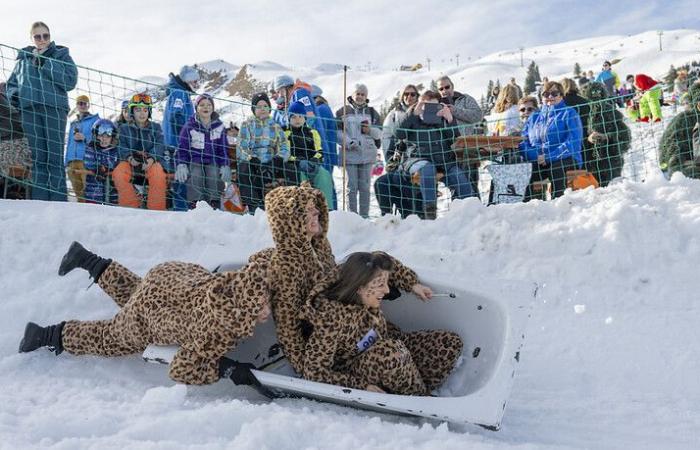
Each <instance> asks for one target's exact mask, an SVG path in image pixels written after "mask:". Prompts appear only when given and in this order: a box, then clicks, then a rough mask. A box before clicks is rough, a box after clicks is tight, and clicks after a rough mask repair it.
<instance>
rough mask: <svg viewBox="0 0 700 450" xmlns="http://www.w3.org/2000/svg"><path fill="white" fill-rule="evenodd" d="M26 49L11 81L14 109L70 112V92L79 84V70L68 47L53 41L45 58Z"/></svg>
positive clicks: (10, 97)
mask: <svg viewBox="0 0 700 450" xmlns="http://www.w3.org/2000/svg"><path fill="white" fill-rule="evenodd" d="M33 50H34V47H31V46H30V47H25V48H23V49H22V50H19V52H18V53H17V63H16V65H15V68H14V69H13V70H12V74H11V75H10V78H9V79H8V80H7V98H8V99H10V102H11V103H12V106H14V107H15V108H20V109H29V108H33V107H36V106H45V107H49V108H56V109H61V110H64V111H68V110H69V106H68V92H69V91H72V90H73V89H75V85H76V84H77V82H78V68H77V67H76V66H75V63H74V62H73V58H71V56H70V53H69V52H68V48H67V47H61V46H58V45H56V44H55V43H54V42H51V44H50V45H49V47H48V48H47V49H46V51H45V52H44V53H43V54H42V55H35V54H34V53H33Z"/></svg>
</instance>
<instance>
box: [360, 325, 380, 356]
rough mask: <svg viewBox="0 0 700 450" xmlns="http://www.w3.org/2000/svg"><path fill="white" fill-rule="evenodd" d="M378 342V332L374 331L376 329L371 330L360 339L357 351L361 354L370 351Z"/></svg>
mask: <svg viewBox="0 0 700 450" xmlns="http://www.w3.org/2000/svg"><path fill="white" fill-rule="evenodd" d="M376 342H377V332H376V331H374V328H371V329H370V330H369V331H368V332H367V334H365V336H364V337H363V338H362V339H360V340H359V341H358V342H357V350H359V351H360V353H362V352H364V351H365V350H367V349H369V348H370V347H371V346H373V345H374V344H375V343H376Z"/></svg>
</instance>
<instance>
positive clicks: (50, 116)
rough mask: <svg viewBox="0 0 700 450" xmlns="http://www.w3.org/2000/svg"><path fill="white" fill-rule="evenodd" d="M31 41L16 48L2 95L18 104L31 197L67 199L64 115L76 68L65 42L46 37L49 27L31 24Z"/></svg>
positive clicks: (14, 104)
mask: <svg viewBox="0 0 700 450" xmlns="http://www.w3.org/2000/svg"><path fill="white" fill-rule="evenodd" d="M29 35H30V37H31V38H32V39H33V41H34V45H33V46H29V47H25V48H23V49H22V50H20V51H19V52H18V53H17V64H16V65H15V67H14V69H13V70H12V74H11V75H10V78H9V79H8V80H7V98H8V99H10V103H11V104H12V106H13V107H14V108H17V109H19V110H20V112H21V115H22V127H23V129H24V134H25V136H26V137H27V139H28V140H29V147H30V148H31V150H32V198H33V199H34V200H52V201H66V171H65V166H64V164H63V147H64V142H65V135H66V121H67V117H68V110H69V107H68V92H70V91H72V90H73V89H75V85H76V84H77V82H78V68H77V67H76V66H75V63H74V62H73V58H71V56H70V52H69V51H68V48H67V47H63V46H60V45H56V43H55V42H54V41H52V40H51V32H50V31H49V27H48V26H47V25H46V24H45V23H43V22H35V23H34V24H32V26H31V29H30V33H29Z"/></svg>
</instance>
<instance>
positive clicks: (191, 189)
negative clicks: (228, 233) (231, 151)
mask: <svg viewBox="0 0 700 450" xmlns="http://www.w3.org/2000/svg"><path fill="white" fill-rule="evenodd" d="M194 106H195V115H194V116H192V117H191V118H190V119H189V120H188V121H187V123H186V124H185V125H184V126H183V127H182V131H181V132H180V145H179V146H178V149H177V152H176V153H175V163H176V164H177V169H176V171H175V180H176V181H178V182H180V183H184V182H187V201H188V202H189V203H190V205H191V206H192V205H193V204H194V203H196V202H197V201H199V200H204V201H207V202H208V203H209V204H211V205H216V204H217V202H218V201H219V198H220V196H221V192H222V190H223V187H224V184H225V183H230V182H231V167H230V166H229V159H228V153H227V146H226V127H225V126H224V124H223V122H221V120H219V115H218V114H217V113H216V112H215V111H214V99H213V98H212V97H211V96H210V95H207V94H202V95H200V96H199V97H197V99H196V100H195V105H194Z"/></svg>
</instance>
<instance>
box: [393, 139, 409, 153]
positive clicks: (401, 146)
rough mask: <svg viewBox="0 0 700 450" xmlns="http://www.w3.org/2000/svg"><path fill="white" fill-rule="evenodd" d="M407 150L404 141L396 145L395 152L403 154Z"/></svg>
mask: <svg viewBox="0 0 700 450" xmlns="http://www.w3.org/2000/svg"><path fill="white" fill-rule="evenodd" d="M407 148H408V146H407V145H406V143H405V142H404V141H401V142H399V143H398V144H396V151H397V152H400V153H404V152H405V151H406V149H407Z"/></svg>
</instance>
